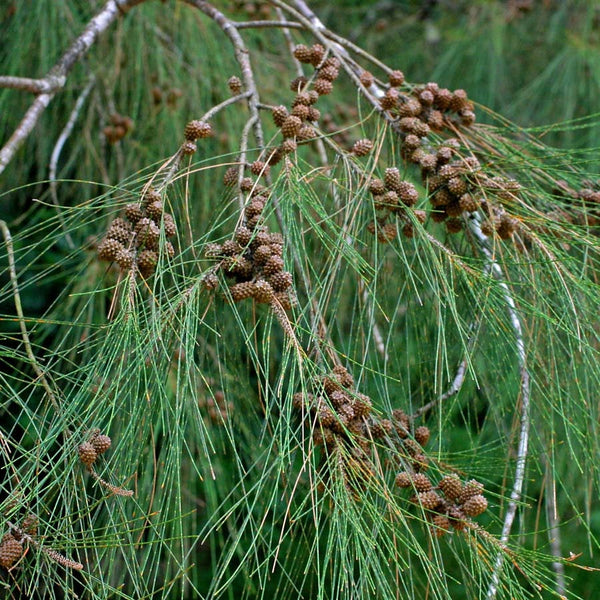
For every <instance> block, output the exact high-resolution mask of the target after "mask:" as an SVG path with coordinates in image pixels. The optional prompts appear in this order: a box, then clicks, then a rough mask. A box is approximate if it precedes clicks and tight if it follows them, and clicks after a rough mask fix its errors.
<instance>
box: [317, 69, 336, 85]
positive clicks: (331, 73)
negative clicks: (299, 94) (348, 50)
mask: <svg viewBox="0 0 600 600" xmlns="http://www.w3.org/2000/svg"><path fill="white" fill-rule="evenodd" d="M339 75H340V72H339V70H338V69H336V68H335V67H324V68H322V69H319V78H320V79H326V80H327V81H332V82H333V81H335V80H336V79H337V78H338V77H339Z"/></svg>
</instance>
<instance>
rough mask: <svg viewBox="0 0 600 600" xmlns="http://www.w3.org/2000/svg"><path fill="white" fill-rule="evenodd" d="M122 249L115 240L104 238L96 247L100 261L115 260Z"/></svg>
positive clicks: (119, 243)
mask: <svg viewBox="0 0 600 600" xmlns="http://www.w3.org/2000/svg"><path fill="white" fill-rule="evenodd" d="M122 249H123V244H121V242H118V241H117V240H113V239H110V238H105V239H103V240H102V242H100V245H99V246H98V258H99V259H100V260H106V261H112V260H116V258H117V254H118V253H119V250H122Z"/></svg>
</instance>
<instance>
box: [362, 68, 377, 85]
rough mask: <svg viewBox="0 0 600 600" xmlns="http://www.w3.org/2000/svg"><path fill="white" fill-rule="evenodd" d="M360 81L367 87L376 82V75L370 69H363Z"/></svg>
mask: <svg viewBox="0 0 600 600" xmlns="http://www.w3.org/2000/svg"><path fill="white" fill-rule="evenodd" d="M360 82H361V83H362V84H363V85H364V86H365V87H366V88H368V87H371V86H372V85H373V84H374V83H375V77H373V73H371V72H370V71H363V72H362V73H361V74H360Z"/></svg>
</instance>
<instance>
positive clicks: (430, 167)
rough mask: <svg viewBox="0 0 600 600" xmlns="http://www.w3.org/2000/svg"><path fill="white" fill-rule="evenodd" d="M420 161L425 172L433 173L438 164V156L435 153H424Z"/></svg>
mask: <svg viewBox="0 0 600 600" xmlns="http://www.w3.org/2000/svg"><path fill="white" fill-rule="evenodd" d="M418 163H419V166H420V167H421V169H422V172H423V174H425V173H431V172H433V171H435V168H436V166H437V156H436V155H435V154H428V153H423V154H422V155H421V156H420V158H419V160H418Z"/></svg>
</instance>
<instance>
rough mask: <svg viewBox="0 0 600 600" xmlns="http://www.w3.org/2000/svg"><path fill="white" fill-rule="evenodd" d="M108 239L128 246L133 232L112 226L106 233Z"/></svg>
mask: <svg viewBox="0 0 600 600" xmlns="http://www.w3.org/2000/svg"><path fill="white" fill-rule="evenodd" d="M106 237H107V238H110V239H111V240H117V242H121V244H124V245H127V244H129V242H130V241H131V238H132V237H133V232H132V231H131V229H129V228H127V229H125V228H124V227H117V226H115V225H111V226H110V227H109V228H108V231H107V232H106Z"/></svg>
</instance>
